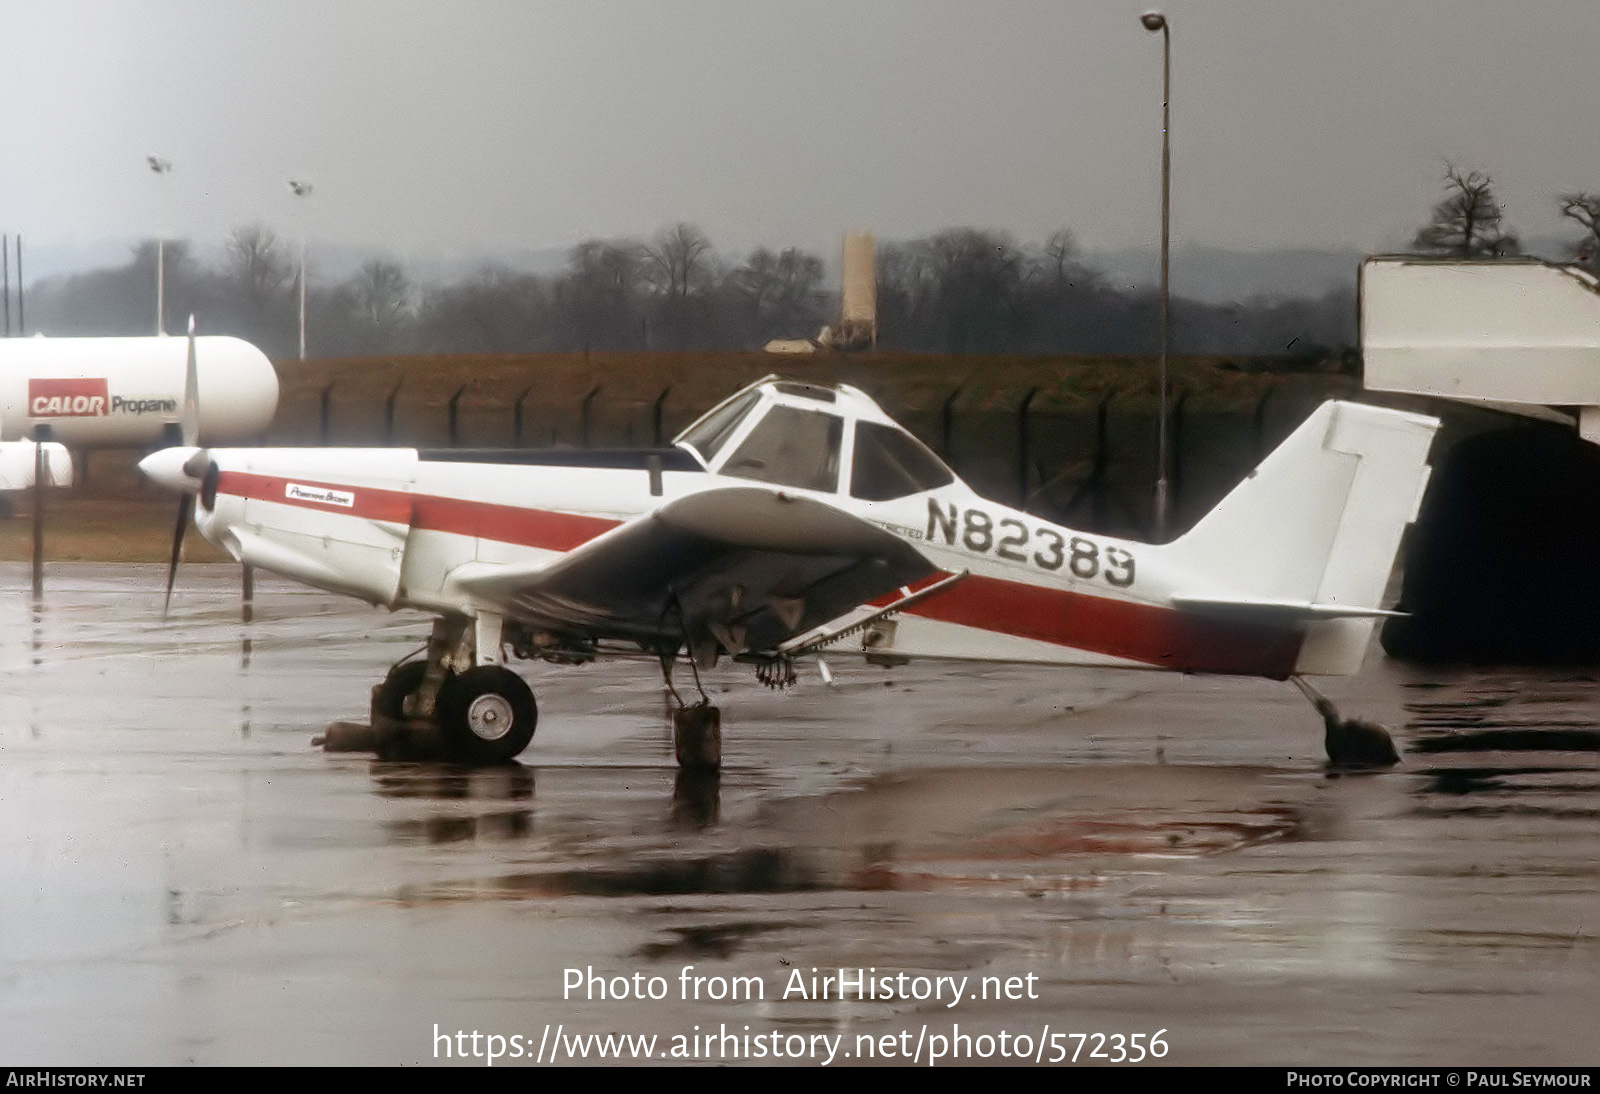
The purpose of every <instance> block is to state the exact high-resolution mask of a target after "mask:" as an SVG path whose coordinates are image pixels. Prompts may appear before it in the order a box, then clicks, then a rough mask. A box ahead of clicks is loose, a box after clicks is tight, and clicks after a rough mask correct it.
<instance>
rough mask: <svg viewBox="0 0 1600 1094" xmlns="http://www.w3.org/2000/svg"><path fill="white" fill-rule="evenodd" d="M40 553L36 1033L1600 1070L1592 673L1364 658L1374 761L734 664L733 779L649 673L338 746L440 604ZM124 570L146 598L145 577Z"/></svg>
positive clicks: (171, 1053) (936, 688)
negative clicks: (44, 561)
mask: <svg viewBox="0 0 1600 1094" xmlns="http://www.w3.org/2000/svg"><path fill="white" fill-rule="evenodd" d="M192 570H193V572H191V571H190V570H186V571H184V574H183V575H182V580H181V581H180V592H179V595H178V596H177V598H176V599H175V602H174V611H173V618H172V619H171V620H170V621H168V622H166V623H162V622H161V621H160V588H161V571H160V569H159V568H155V567H151V568H139V567H119V568H112V567H76V568H63V569H62V571H61V572H60V573H58V574H55V575H53V580H52V581H51V582H50V583H49V585H48V590H49V591H48V594H47V597H46V600H45V603H44V604H43V605H42V606H41V608H40V609H39V610H38V611H37V612H32V611H30V610H29V609H28V608H27V606H26V603H25V596H24V595H23V590H25V588H26V580H27V575H26V573H25V572H23V571H21V570H20V569H18V570H13V571H0V579H3V580H4V592H3V594H0V616H3V617H4V618H5V619H6V622H7V623H8V624H9V625H8V626H6V627H5V628H4V629H3V630H0V673H3V674H4V677H5V688H4V689H3V691H0V989H3V990H0V1053H3V1055H4V1056H5V1058H6V1059H8V1060H16V1061H19V1062H23V1063H48V1062H56V1063H155V1064H159V1063H179V1062H185V1061H190V1060H193V1061H198V1062H206V1063H246V1062H256V1061H275V1062H379V1063H412V1062H426V1061H428V1060H431V1059H432V1058H433V1057H432V1055H431V1053H432V1049H431V1047H430V1041H429V1038H428V1033H429V1032H430V1031H431V1029H432V1027H433V1024H434V1023H438V1024H439V1025H440V1026H442V1027H444V1028H448V1029H456V1028H462V1029H473V1028H478V1029H484V1030H499V1031H502V1032H505V1033H521V1034H524V1035H526V1034H527V1033H528V1032H529V1031H530V1030H533V1031H537V1030H538V1029H539V1028H541V1027H542V1026H543V1024H544V1023H545V1022H546V1021H549V1022H564V1023H567V1024H568V1026H570V1027H571V1028H573V1029H582V1030H588V1031H604V1030H618V1031H624V1032H642V1033H648V1032H657V1033H662V1034H671V1033H674V1032H679V1031H681V1030H685V1029H688V1028H690V1027H692V1026H694V1025H696V1024H700V1025H702V1026H707V1028H710V1027H711V1026H715V1025H716V1024H717V1023H722V1022H726V1023H730V1024H732V1023H738V1024H740V1025H743V1024H751V1025H752V1026H756V1027H760V1028H769V1029H770V1028H775V1029H783V1030H796V1031H801V1030H804V1031H813V1030H830V1031H835V1032H847V1033H850V1034H852V1035H853V1034H855V1033H868V1034H885V1033H892V1032H896V1031H898V1030H900V1029H902V1028H908V1027H909V1028H912V1029H916V1028H917V1027H919V1026H921V1025H922V1024H923V1023H929V1024H930V1029H932V1028H935V1025H937V1028H940V1029H948V1027H949V1024H950V1023H952V1022H956V1021H959V1022H961V1023H963V1028H964V1029H989V1030H998V1029H1002V1028H1006V1029H1013V1030H1017V1029H1024V1028H1037V1027H1039V1026H1041V1025H1042V1024H1043V1023H1045V1022H1050V1023H1052V1025H1053V1027H1054V1028H1057V1029H1073V1030H1105V1031H1117V1030H1120V1031H1124V1032H1136V1031H1140V1030H1143V1031H1147V1032H1152V1031H1154V1030H1156V1029H1166V1030H1168V1035H1167V1036H1168V1039H1169V1040H1170V1041H1171V1042H1172V1044H1173V1046H1174V1048H1173V1053H1172V1055H1171V1056H1170V1057H1169V1059H1170V1060H1171V1061H1173V1062H1180V1063H1215V1062H1235V1063H1268V1062H1278V1063H1290V1062H1296V1063H1326V1064H1337V1063H1356V1062H1372V1063H1380V1062H1382V1063H1397V1064H1402V1063H1422V1062H1450V1063H1462V1062H1469V1061H1470V1062H1477V1063H1535V1062H1545V1063H1550V1062H1584V1063H1594V1062H1596V1048H1595V1047H1594V1045H1593V1038H1592V1028H1591V1027H1592V1019H1591V1018H1590V1017H1589V1016H1590V1015H1592V1014H1593V1012H1594V1007H1595V1005H1596V1003H1597V1002H1600V977H1597V976H1596V973H1597V972H1600V945H1597V943H1596V941H1595V937H1596V931H1597V930H1600V923H1597V919H1600V917H1597V916H1596V914H1595V906H1596V905H1595V900H1594V893H1595V889H1596V882H1597V880H1600V826H1597V824H1596V821H1597V819H1600V818H1597V813H1600V798H1597V795H1600V724H1597V722H1600V719H1597V717H1596V714H1597V706H1596V695H1597V692H1596V689H1597V688H1600V683H1597V680H1596V679H1595V678H1592V677H1590V676H1588V675H1585V674H1581V673H1574V672H1572V671H1570V670H1563V671H1553V672H1543V673H1541V672H1531V671H1518V672H1510V671H1506V672H1468V671H1455V672H1452V671H1437V670H1430V671H1429V672H1426V673H1422V672H1415V671H1412V670H1408V669H1405V668H1402V667H1399V666H1396V665H1393V664H1389V663H1385V662H1381V661H1376V662H1374V663H1372V664H1371V665H1369V667H1368V671H1367V672H1366V673H1365V674H1364V675H1363V676H1361V677H1358V678H1356V679H1354V680H1348V681H1341V682H1338V684H1337V685H1336V686H1334V687H1330V689H1329V690H1330V692H1331V694H1332V695H1333V697H1334V698H1335V699H1336V700H1338V701H1340V702H1341V703H1342V705H1343V706H1344V708H1345V709H1346V710H1347V711H1348V712H1350V713H1357V714H1361V715H1363V716H1366V717H1373V718H1376V719H1378V720H1381V721H1385V722H1387V723H1388V724H1390V725H1391V726H1392V727H1394V728H1395V730H1396V737H1397V739H1398V740H1399V742H1400V743H1401V744H1402V746H1403V747H1404V748H1405V750H1406V752H1407V753H1408V755H1407V757H1406V762H1405V764H1404V765H1403V766H1402V767H1400V768H1398V769H1396V770H1395V771H1393V772H1385V773H1379V774H1360V775H1337V774H1335V773H1331V772H1329V771H1327V770H1326V767H1325V765H1324V764H1323V762H1322V757H1321V754H1320V747H1321V726H1320V721H1319V720H1318V719H1317V717H1316V715H1315V714H1314V713H1313V712H1312V711H1311V710H1310V708H1309V706H1308V705H1307V704H1306V703H1305V702H1304V701H1303V700H1302V699H1301V698H1300V697H1299V696H1298V695H1297V694H1295V693H1294V692H1293V691H1292V689H1290V688H1289V687H1288V686H1287V685H1273V684H1268V683H1264V682H1257V681H1230V680H1211V679H1184V678H1178V677H1169V676H1163V675H1158V674H1151V675H1144V674H1126V673H1110V672H1099V673H1092V672H1061V671H1051V670H1040V669H1028V668H1007V667H989V668H973V667H962V666H947V665H933V664H916V665H907V666H901V667H898V668H895V669H893V670H889V671H885V670H882V669H875V668H869V667H865V666H853V665H850V664H848V663H847V662H841V663H839V664H836V665H834V668H835V671H836V674H837V686H835V687H826V686H823V685H822V684H821V683H820V682H819V681H818V680H817V678H816V677H815V676H814V675H808V676H806V677H804V678H803V679H802V681H801V683H800V685H799V686H798V687H796V688H795V689H794V690H793V691H791V692H789V693H787V694H772V693H768V692H766V691H764V690H762V689H760V688H758V687H755V686H754V684H753V681H751V680H749V679H748V677H747V670H744V669H741V668H738V667H724V668H723V669H719V670H716V671H715V672H713V673H712V674H710V676H709V677H708V680H707V683H708V686H709V687H710V688H711V690H712V691H713V692H714V693H716V694H717V696H718V699H719V701H720V702H722V703H723V704H724V707H725V714H726V717H725V725H726V726H727V750H726V756H727V765H726V767H725V769H724V771H723V772H722V773H721V775H720V776H713V777H703V776H702V777H695V776H689V775H684V774H682V773H680V772H678V771H677V769H676V768H675V766H674V765H673V763H672V759H671V743H670V731H669V729H668V723H667V719H666V718H665V716H664V714H665V709H666V708H665V707H664V705H663V697H662V695H661V689H660V687H659V684H658V677H657V676H656V675H655V673H654V669H653V668H652V667H651V666H650V665H649V664H646V663H643V662H640V663H631V662H628V663H621V664H615V665H595V666H584V667H577V668H550V667H542V666H541V667H533V668H529V669H527V670H526V671H527V675H528V676H529V679H530V680H531V681H532V682H533V684H534V686H535V688H536V690H537V691H538V693H539V705H540V710H541V716H542V719H543V720H542V722H541V725H540V728H539V733H538V735H537V737H536V739H535V743H534V746H533V748H532V749H530V751H529V752H528V753H527V754H525V756H524V757H523V762H522V763H519V764H513V765H506V766H503V767H497V768H489V769H469V768H462V767H455V766H451V765H445V764H437V763H403V762H390V761H380V760H376V759H374V758H372V757H371V756H367V755H360V754H342V755H340V754H324V753H322V752H321V751H319V750H316V749H313V748H311V747H310V746H309V743H308V742H309V741H310V739H311V738H312V737H313V736H315V735H316V734H317V733H318V732H319V731H321V730H322V728H323V727H325V726H326V725H327V724H328V723H329V722H331V721H333V720H336V719H351V718H359V717H360V716H361V714H362V712H363V710H364V707H365V704H366V698H367V693H368V689H369V688H370V686H371V684H372V683H373V682H374V681H375V680H377V679H378V678H379V677H380V676H381V675H382V672H383V670H384V668H385V667H386V666H387V665H388V664H389V663H390V662H392V661H394V660H396V659H398V658H400V657H401V656H403V655H405V654H406V653H408V652H410V650H412V649H414V648H415V646H416V644H417V642H418V640H419V637H420V635H421V634H422V633H424V631H425V626H426V625H425V621H423V620H421V619H420V618H418V617H414V616H404V615H401V616H393V615H389V614H387V613H382V612H374V611H371V610H369V609H365V608H363V607H360V606H353V605H351V604H349V603H348V602H344V601H339V600H337V599H334V598H330V597H324V596H320V595H317V594H312V593H307V592H304V591H298V590H293V589H291V588H289V587H288V586H281V585H275V584H273V583H270V582H262V583H261V585H260V588H259V589H258V599H257V602H256V605H255V611H254V613H253V617H252V618H251V619H249V620H248V621H244V620H241V618H240V616H239V602H238V587H237V572H236V571H233V570H231V569H229V568H226V567H217V568H204V567H195V568H192ZM130 590H132V591H131V592H130ZM687 965H693V966H695V968H696V969H697V970H698V971H699V972H703V973H705V974H707V975H722V976H728V977H732V976H750V977H758V978H761V979H762V981H763V982H764V983H765V984H766V985H767V986H768V989H769V994H768V995H767V996H766V998H765V1000H764V1001H762V1002H757V1003H747V1004H740V1005H730V1004H727V1003H714V1002H712V1001H709V1000H705V999H701V1000H693V999H691V1000H687V1001H686V1000H683V999H680V998H677V997H676V995H675V996H674V997H673V998H672V999H670V1000H666V1001H644V1002H639V1001H630V1002H626V1003H622V1002H618V1001H616V1000H606V1001H604V1002H601V1001H596V1000H591V999H582V998H567V999H563V998H562V978H563V972H564V970H565V969H567V968H592V969H595V970H604V971H605V972H607V973H608V974H614V975H629V974H631V973H633V972H636V971H642V972H644V973H646V974H647V975H663V976H669V977H671V976H675V975H676V974H677V973H678V971H679V970H680V969H681V968H682V967H683V966H687ZM840 967H846V968H855V967H873V968H876V969H879V970H888V971H893V972H899V971H906V972H911V973H917V972H922V973H932V972H939V973H967V974H971V975H973V976H978V975H997V976H1000V975H1003V976H1023V975H1028V974H1033V975H1036V976H1037V977H1038V984H1039V985H1040V990H1039V997H1038V998H1036V999H1025V1000H1007V1001H1004V1002H994V1001H987V1002H984V1003H982V1004H963V1006H962V1007H960V1008H957V1009H954V1010H952V1009H949V1008H946V1007H944V1006H943V1005H942V1004H937V1003H933V1002H926V1003H919V1002H915V1001H897V1002H893V1003H886V1002H883V1001H872V1000H867V1001H862V1000H855V999H849V1000H839V999H838V998H836V997H835V998H829V999H822V1000H817V999H798V998H791V999H782V998H780V996H779V993H780V991H781V986H782V984H783V983H784V979H785V977H786V976H787V975H788V974H789V973H790V972H791V971H792V970H793V969H795V968H804V969H807V970H809V969H812V968H818V969H824V970H829V969H837V968H840Z"/></svg>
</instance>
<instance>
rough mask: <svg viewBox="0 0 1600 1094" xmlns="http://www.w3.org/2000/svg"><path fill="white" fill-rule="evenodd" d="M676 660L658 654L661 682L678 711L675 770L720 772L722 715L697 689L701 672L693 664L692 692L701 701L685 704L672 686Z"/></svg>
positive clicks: (674, 655) (675, 653)
mask: <svg viewBox="0 0 1600 1094" xmlns="http://www.w3.org/2000/svg"><path fill="white" fill-rule="evenodd" d="M677 660H678V651H677V650H673V651H672V652H671V653H663V654H661V678H662V679H663V680H664V681H665V682H666V685H667V690H668V691H670V692H671V693H672V699H673V702H674V703H675V704H676V705H677V709H676V710H674V711H673V712H672V749H673V752H674V753H675V754H676V755H677V757H678V766H679V767H680V768H682V769H683V770H684V771H685V772H694V773H699V774H705V773H710V772H715V771H719V770H721V768H722V711H721V710H719V709H718V708H717V707H715V706H713V705H712V703H711V697H710V696H708V695H707V694H706V691H705V688H703V687H701V686H700V669H699V666H697V665H695V664H694V660H693V655H691V659H690V662H689V664H690V665H691V666H694V669H695V674H694V683H695V688H696V689H697V690H698V691H699V692H700V701H699V702H698V703H694V704H686V703H684V701H683V696H681V695H679V694H678V689H677V688H675V687H673V686H672V669H673V666H674V665H675V663H676V662H677Z"/></svg>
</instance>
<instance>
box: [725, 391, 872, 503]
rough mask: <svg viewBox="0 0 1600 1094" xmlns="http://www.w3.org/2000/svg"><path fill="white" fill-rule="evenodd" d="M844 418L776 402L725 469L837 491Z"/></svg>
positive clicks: (805, 487) (761, 479) (743, 475)
mask: <svg viewBox="0 0 1600 1094" xmlns="http://www.w3.org/2000/svg"><path fill="white" fill-rule="evenodd" d="M843 437H844V424H843V423H842V422H841V421H840V420H839V418H838V416H837V415H834V414H820V413H817V412H815V411H811V410H797V409H795V408H794V407H789V406H781V405H780V406H774V407H773V408H771V409H770V410H768V411H767V416H766V417H765V418H762V419H761V422H760V424H759V425H757V426H756V428H755V430H754V431H753V432H752V433H751V434H750V436H748V437H746V438H745V440H744V443H743V444H741V445H740V446H739V448H738V451H736V452H734V454H733V455H732V456H730V457H729V458H728V462H727V463H726V464H724V465H723V466H722V473H723V474H724V475H737V476H738V477H739V478H742V479H754V480H756V481H757V482H770V483H776V484H777V485H779V486H796V487H799V488H801V489H803V490H823V491H827V492H830V493H831V492H833V491H835V490H837V489H838V488H839V443H840V441H841V440H842V439H843Z"/></svg>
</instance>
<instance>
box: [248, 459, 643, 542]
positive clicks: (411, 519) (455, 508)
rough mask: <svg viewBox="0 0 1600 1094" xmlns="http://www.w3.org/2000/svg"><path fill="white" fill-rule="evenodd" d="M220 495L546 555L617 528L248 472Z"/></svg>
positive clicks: (574, 517)
mask: <svg viewBox="0 0 1600 1094" xmlns="http://www.w3.org/2000/svg"><path fill="white" fill-rule="evenodd" d="M290 483H296V484H299V485H300V486H309V487H311V488H313V489H317V490H333V491H338V492H340V493H345V494H351V495H354V496H353V498H352V499H351V504H350V505H349V506H348V507H347V506H343V505H335V504H332V503H328V502H318V501H308V500H306V499H304V498H291V497H289V496H287V492H288V489H289V484H290ZM217 492H218V493H222V494H230V495H233V496H235V497H240V498H247V499H250V500H252V501H270V502H274V503H276V504H278V505H292V506H294V507H296V508H298V509H311V510H314V511H316V512H319V513H331V514H333V515H335V516H347V517H358V518H361V519H363V520H383V521H391V522H393V523H395V524H409V525H410V526H411V527H413V528H420V529H424V530H426V531H431V532H450V533H453V534H455V535H458V536H471V537H473V538H479V539H492V540H495V541H497V542H500V543H511V544H515V545H517V546H519V547H537V548H541V549H543V550H547V551H570V550H572V549H573V548H574V547H577V546H579V545H580V544H584V543H587V542H589V541H590V540H591V539H593V538H594V537H595V536H598V535H599V534H600V533H601V532H606V531H610V530H611V529H612V528H615V527H616V526H617V524H618V523H619V522H618V521H614V520H607V519H606V518H604V517H589V516H584V515H582V514H580V513H557V512H553V511H551V510H548V509H528V508H524V507H522V506H519V505H496V504H493V503H492V502H486V501H469V500H466V499H464V498H442V497H438V496H436V495H432V494H408V493H406V492H405V491H403V490H385V489H382V488H380V487H375V486H350V485H346V484H343V483H330V482H324V481H320V480H316V479H301V478H284V477H282V476H278V475H256V474H252V473H250V472H246V471H224V472H222V474H221V475H219V476H218V478H217Z"/></svg>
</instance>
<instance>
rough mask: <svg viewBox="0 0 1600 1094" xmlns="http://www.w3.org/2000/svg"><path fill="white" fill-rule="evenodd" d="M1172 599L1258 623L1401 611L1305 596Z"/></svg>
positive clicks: (1363, 616)
mask: <svg viewBox="0 0 1600 1094" xmlns="http://www.w3.org/2000/svg"><path fill="white" fill-rule="evenodd" d="M1172 603H1173V604H1174V605H1176V606H1177V607H1180V608H1186V609H1188V610H1190V611H1196V612H1204V613H1206V614H1207V615H1215V616H1218V617H1225V618H1229V619H1240V620H1251V621H1255V622H1259V623H1269V624H1278V625H1289V624H1294V623H1311V622H1315V621H1317V620H1319V619H1378V618H1382V617H1385V616H1392V615H1405V614H1406V613H1405V612H1393V611H1389V610H1387V609H1385V608H1363V607H1359V606H1356V605H1345V604H1313V603H1311V602H1310V601H1305V600H1248V599H1223V598H1219V597H1207V596H1175V597H1173V598H1172Z"/></svg>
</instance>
